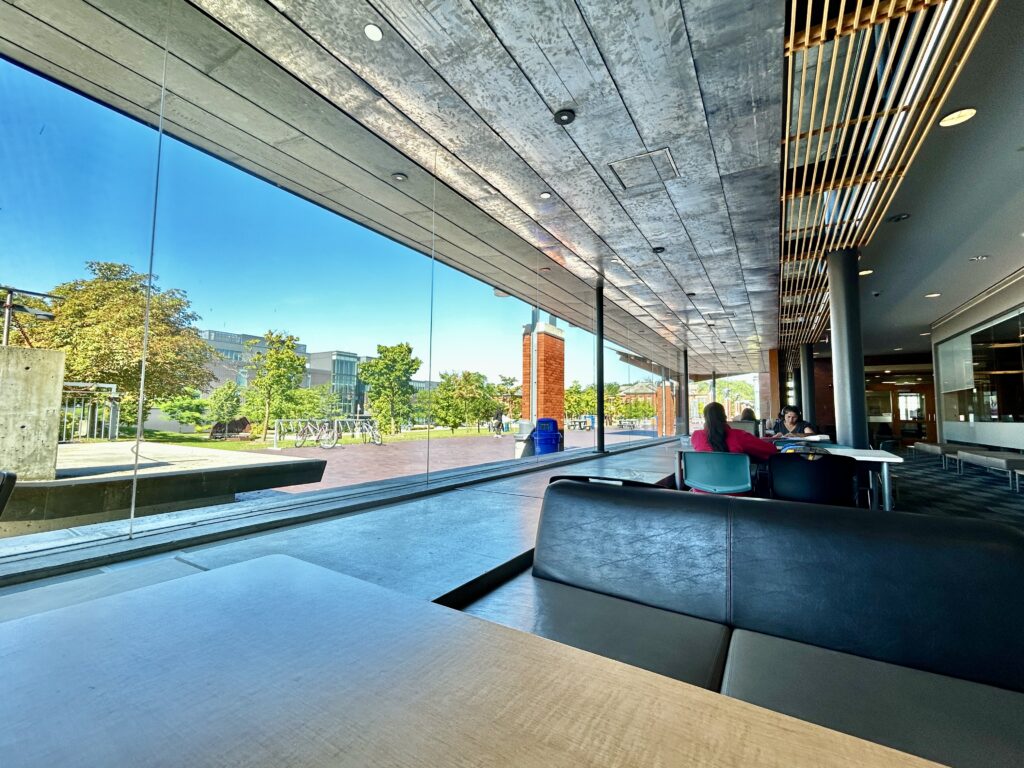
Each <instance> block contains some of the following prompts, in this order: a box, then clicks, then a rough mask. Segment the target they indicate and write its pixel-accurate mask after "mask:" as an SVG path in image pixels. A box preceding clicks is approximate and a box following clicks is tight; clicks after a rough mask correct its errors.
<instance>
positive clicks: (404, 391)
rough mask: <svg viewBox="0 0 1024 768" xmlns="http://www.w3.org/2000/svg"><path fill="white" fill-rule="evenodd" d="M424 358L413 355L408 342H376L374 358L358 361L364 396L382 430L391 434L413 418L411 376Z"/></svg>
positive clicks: (413, 390)
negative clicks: (375, 355) (365, 390)
mask: <svg viewBox="0 0 1024 768" xmlns="http://www.w3.org/2000/svg"><path fill="white" fill-rule="evenodd" d="M422 363H423V361H422V360H420V359H419V358H418V357H413V356H412V345H411V344H408V343H404V342H403V343H402V344H395V345H393V346H386V345H384V344H378V345H377V358H376V359H375V360H367V361H366V362H364V363H360V364H359V378H360V379H362V380H363V381H364V382H366V385H367V392H366V399H367V400H368V401H369V405H370V411H371V412H372V413H373V415H374V418H376V420H377V426H378V427H379V428H380V430H381V432H384V433H385V434H391V435H393V434H394V433H396V432H397V431H398V430H399V428H400V426H401V425H402V423H403V422H406V421H410V420H411V419H412V396H413V392H415V389H414V388H413V386H412V377H413V374H414V373H416V371H418V370H419V369H420V365H422Z"/></svg>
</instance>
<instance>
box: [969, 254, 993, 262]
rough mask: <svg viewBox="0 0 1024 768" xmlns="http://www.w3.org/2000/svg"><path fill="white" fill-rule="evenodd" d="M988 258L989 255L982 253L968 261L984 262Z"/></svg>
mask: <svg viewBox="0 0 1024 768" xmlns="http://www.w3.org/2000/svg"><path fill="white" fill-rule="evenodd" d="M987 258H988V254H985V253H982V254H980V255H978V256H971V258H969V259H968V261H984V260H985V259H987Z"/></svg>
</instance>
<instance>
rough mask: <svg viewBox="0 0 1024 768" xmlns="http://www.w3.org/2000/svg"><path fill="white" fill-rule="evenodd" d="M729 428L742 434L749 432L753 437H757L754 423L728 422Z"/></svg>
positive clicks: (756, 426) (756, 424)
mask: <svg viewBox="0 0 1024 768" xmlns="http://www.w3.org/2000/svg"><path fill="white" fill-rule="evenodd" d="M729 426H730V427H731V428H732V429H742V430H743V431H744V432H749V433H750V434H752V435H753V436H754V437H758V436H759V435H758V429H757V428H758V426H759V425H758V423H757V422H756V421H730V422H729Z"/></svg>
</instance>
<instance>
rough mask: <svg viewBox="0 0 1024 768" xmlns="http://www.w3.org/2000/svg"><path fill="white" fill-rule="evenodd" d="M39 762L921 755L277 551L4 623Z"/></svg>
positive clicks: (2, 667) (14, 743)
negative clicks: (393, 589)
mask: <svg viewBox="0 0 1024 768" xmlns="http://www.w3.org/2000/svg"><path fill="white" fill-rule="evenodd" d="M0 680H2V685H3V695H2V696H0V755H2V760H0V762H2V764H3V766H4V768H22V767H23V766H36V767H41V768H70V767H72V766H90V768H93V767H95V766H132V767H133V768H141V767H144V766H167V765H173V766H274V767H275V768H277V767H278V766H304V767H308V766H340V765H344V766H359V767H360V768H367V767H370V766H430V767H431V768H442V767H443V768H447V766H576V765H579V766H583V765H586V766H639V765H645V766H647V765H660V766H669V765H671V766H697V765H699V766H735V767H739V766H743V768H748V767H749V766H786V767H787V768H796V767H797V766H815V767H821V766H925V765H932V763H928V762H927V761H924V760H920V759H917V758H913V757H910V756H907V755H903V754H901V753H898V752H895V751H892V750H890V749H887V748H885V747H881V746H878V745H875V744H870V743H868V742H864V741H861V740H859V739H855V738H853V737H851V736H846V735H843V734H840V733H836V732H834V731H829V730H827V729H825V728H821V727H818V726H815V725H811V724H808V723H804V722H801V721H798V720H794V719H792V718H789V717H785V716H783V715H779V714H776V713H773V712H770V711H768V710H764V709H760V708H758V707H754V706H752V705H750V704H746V703H743V702H740V701H736V700H733V699H729V698H726V697H724V696H720V695H718V694H714V693H711V692H708V691H704V690H702V689H699V688H694V687H692V686H689V685H686V684H684V683H680V682H677V681H675V680H670V679H668V678H664V677H661V676H658V675H655V674H653V673H650V672H646V671H643V670H640V669H636V668H633V667H629V666H627V665H624V664H620V663H618V662H615V661H611V660H609V659H604V658H601V657H598V656H594V655H591V654H588V653H585V652H583V651H579V650H576V649H574V648H570V647H568V646H564V645H560V644H558V643H554V642H551V641H548V640H544V639H542V638H539V637H535V636H532V635H527V634H523V633H520V632H516V631H515V630H511V629H507V628H505V627H501V626H498V625H495V624H490V623H488V622H485V621H482V620H479V619H476V618H473V617H471V616H467V615H465V614H461V613H458V612H456V611H452V610H449V609H447V608H442V607H441V606H438V605H434V604H431V603H427V602H422V601H419V600H416V599H414V598H411V597H407V596H405V595H401V594H398V593H395V592H391V591H389V590H385V589H383V588H381V587H377V586H375V585H372V584H368V583H366V582H362V581H359V580H357V579H353V578H351V577H347V576H343V575H341V574H338V573H335V572H334V571H329V570H326V569H323V568H320V567H318V566H314V565H310V564H308V563H305V562H302V561H299V560H294V559H292V558H288V557H285V556H282V555H275V556H271V557H265V558H259V559H256V560H250V561H248V562H245V563H240V564H238V565H231V566H227V567H224V568H219V569H215V570H212V571H209V572H206V573H201V574H196V575H194V576H186V577H184V578H180V579H176V580H174V581H170V582H164V583H161V584H157V585H153V586H149V587H144V588H142V589H138V590H134V591H132V592H125V593H122V594H119V595H113V596H110V597H105V598H100V599H97V600H93V601H90V602H86V603H82V604H79V605H75V606H71V607H68V608H63V609H59V610H55V611H50V612H47V613H42V614H38V615H35V616H30V617H27V618H23V619H19V620H16V621H11V622H7V623H5V624H2V625H0Z"/></svg>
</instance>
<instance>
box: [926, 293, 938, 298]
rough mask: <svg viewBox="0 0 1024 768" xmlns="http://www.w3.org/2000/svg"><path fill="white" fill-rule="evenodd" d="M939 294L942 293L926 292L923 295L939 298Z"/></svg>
mask: <svg viewBox="0 0 1024 768" xmlns="http://www.w3.org/2000/svg"><path fill="white" fill-rule="evenodd" d="M941 295H942V294H941V293H926V294H925V295H924V297H925V298H926V299H937V298H939V296H941Z"/></svg>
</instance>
